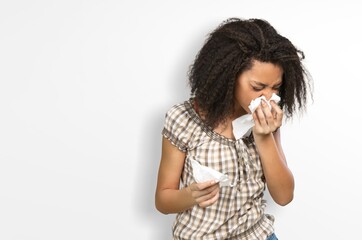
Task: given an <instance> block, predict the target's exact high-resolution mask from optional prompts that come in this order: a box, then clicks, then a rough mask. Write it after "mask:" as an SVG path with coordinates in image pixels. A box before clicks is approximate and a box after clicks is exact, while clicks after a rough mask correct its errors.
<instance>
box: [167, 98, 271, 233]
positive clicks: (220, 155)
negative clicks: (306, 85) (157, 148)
mask: <svg viewBox="0 0 362 240" xmlns="http://www.w3.org/2000/svg"><path fill="white" fill-rule="evenodd" d="M192 104H193V99H192V98H190V99H189V100H188V101H185V102H184V103H181V104H177V105H175V106H173V107H172V108H171V109H170V110H169V111H168V112H167V114H166V119H165V125H164V129H163V130H162V134H163V136H164V137H166V138H167V139H169V140H170V141H171V142H172V144H173V145H175V146H176V147H177V148H179V149H180V150H181V151H183V152H185V153H186V159H185V163H184V169H183V172H182V176H181V184H182V185H183V186H185V187H186V186H188V185H190V184H191V183H193V182H194V181H195V180H194V178H193V176H192V166H191V161H190V158H194V159H196V160H197V161H198V162H199V163H200V164H201V165H204V166H207V167H211V168H213V169H215V170H217V171H219V172H222V173H224V174H227V175H228V176H229V179H231V181H232V184H234V187H222V188H221V189H220V196H219V199H218V201H217V202H216V203H214V204H213V205H211V206H209V207H207V208H201V207H199V206H197V205H195V206H194V207H192V208H191V209H189V210H186V211H184V212H182V213H179V214H177V216H176V220H175V222H174V225H173V227H172V228H173V236H174V239H208V240H210V239H238V240H239V239H242V240H250V239H253V240H254V239H255V240H256V239H258V240H259V239H260V240H265V239H267V236H269V235H270V234H272V233H273V231H274V230H273V222H274V218H273V216H271V215H267V214H264V208H265V207H266V201H265V200H264V199H263V191H264V190H265V178H264V175H263V170H262V166H261V163H260V159H259V156H258V153H257V150H256V147H255V144H254V141H253V138H252V136H250V137H249V138H244V139H239V140H237V141H235V140H232V139H228V138H226V137H224V136H222V135H220V134H218V133H216V132H214V131H213V130H212V129H210V128H209V127H208V126H206V125H205V124H204V122H203V121H202V120H201V119H200V118H199V115H198V114H197V113H196V111H195V110H194V108H193V107H192V106H193V105H192Z"/></svg>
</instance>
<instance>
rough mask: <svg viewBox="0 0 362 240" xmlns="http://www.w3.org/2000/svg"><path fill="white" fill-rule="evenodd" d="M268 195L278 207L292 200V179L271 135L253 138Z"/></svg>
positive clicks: (282, 155) (281, 153)
mask: <svg viewBox="0 0 362 240" xmlns="http://www.w3.org/2000/svg"><path fill="white" fill-rule="evenodd" d="M254 138H255V143H256V146H257V149H258V152H259V155H260V159H261V162H262V166H263V171H264V175H265V179H266V182H267V186H268V189H269V192H270V195H271V196H272V198H273V199H274V201H275V202H276V203H278V204H280V205H286V204H288V203H289V202H291V201H292V199H293V192H294V178H293V174H292V172H291V171H290V170H289V168H288V166H287V164H286V161H285V159H284V154H283V152H282V151H280V150H279V149H278V143H277V142H276V140H275V139H274V136H273V134H272V133H270V134H268V135H264V136H260V135H257V136H254Z"/></svg>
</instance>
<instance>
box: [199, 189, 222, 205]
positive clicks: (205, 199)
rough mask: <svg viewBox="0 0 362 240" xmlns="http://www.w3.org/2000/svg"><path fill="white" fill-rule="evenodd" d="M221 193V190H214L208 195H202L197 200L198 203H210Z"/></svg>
mask: <svg viewBox="0 0 362 240" xmlns="http://www.w3.org/2000/svg"><path fill="white" fill-rule="evenodd" d="M219 191H220V188H215V189H213V190H212V191H211V192H209V193H207V194H206V195H202V196H200V197H198V198H196V199H195V200H196V202H198V203H202V202H205V201H208V200H210V199H211V198H213V197H215V195H216V194H217V193H218V192H219Z"/></svg>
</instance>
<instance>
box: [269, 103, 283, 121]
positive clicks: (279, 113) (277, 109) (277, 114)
mask: <svg viewBox="0 0 362 240" xmlns="http://www.w3.org/2000/svg"><path fill="white" fill-rule="evenodd" d="M270 104H271V106H272V109H273V111H274V112H275V118H276V121H277V125H278V127H280V126H281V125H282V122H283V110H282V109H281V108H280V107H279V105H278V104H276V103H275V102H274V101H270Z"/></svg>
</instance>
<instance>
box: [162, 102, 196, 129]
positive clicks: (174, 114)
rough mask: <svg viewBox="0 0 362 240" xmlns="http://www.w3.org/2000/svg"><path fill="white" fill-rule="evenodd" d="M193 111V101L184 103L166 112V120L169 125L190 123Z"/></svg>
mask: <svg viewBox="0 0 362 240" xmlns="http://www.w3.org/2000/svg"><path fill="white" fill-rule="evenodd" d="M191 110H192V105H191V100H187V101H184V102H182V103H177V104H175V105H173V106H172V107H171V108H169V110H168V111H167V112H166V115H165V118H166V121H168V122H169V124H171V125H173V124H176V123H177V124H181V123H182V122H183V121H189V120H190V119H191V118H192V116H191V114H190V111H191Z"/></svg>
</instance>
